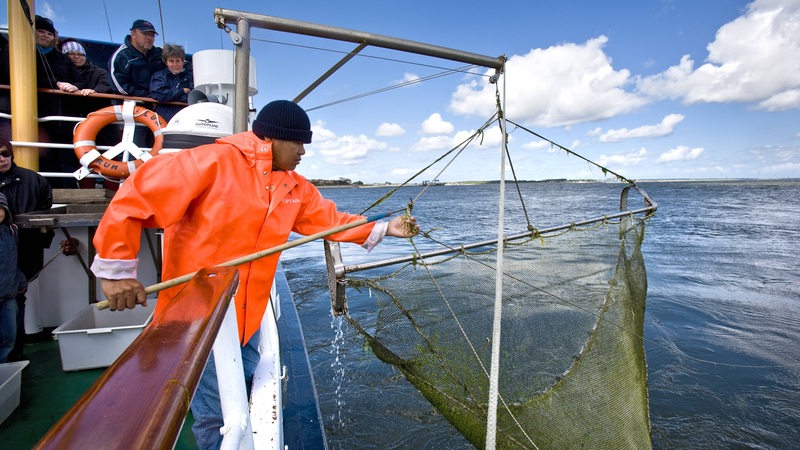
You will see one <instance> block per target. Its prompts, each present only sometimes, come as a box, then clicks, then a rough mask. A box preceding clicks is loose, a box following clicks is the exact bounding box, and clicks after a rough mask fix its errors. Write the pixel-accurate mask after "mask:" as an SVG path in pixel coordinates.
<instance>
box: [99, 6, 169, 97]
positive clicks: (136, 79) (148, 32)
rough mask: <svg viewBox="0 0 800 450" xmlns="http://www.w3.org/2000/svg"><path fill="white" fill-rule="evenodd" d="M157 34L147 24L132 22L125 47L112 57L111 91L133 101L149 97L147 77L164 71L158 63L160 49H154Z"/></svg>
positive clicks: (122, 46) (155, 47)
mask: <svg viewBox="0 0 800 450" xmlns="http://www.w3.org/2000/svg"><path fill="white" fill-rule="evenodd" d="M157 34H158V33H157V32H156V29H155V27H153V24H152V23H150V22H149V21H147V20H142V19H138V20H135V21H134V22H133V25H131V34H129V35H127V36H125V43H124V44H122V45H120V47H119V48H118V49H117V50H116V51H115V52H114V54H113V55H111V61H110V66H111V67H110V70H109V73H110V74H111V81H112V82H113V83H114V89H116V91H117V92H119V93H120V94H122V95H130V96H134V97H147V96H148V95H149V94H150V77H152V76H153V74H154V73H156V72H158V71H159V70H161V69H163V68H165V67H166V65H165V64H164V61H162V60H161V47H157V46H156V45H155V41H156V35H157Z"/></svg>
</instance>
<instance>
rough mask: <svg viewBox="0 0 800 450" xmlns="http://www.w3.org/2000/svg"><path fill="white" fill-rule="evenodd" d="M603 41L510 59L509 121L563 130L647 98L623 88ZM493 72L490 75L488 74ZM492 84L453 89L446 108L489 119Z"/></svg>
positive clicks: (623, 75)
mask: <svg viewBox="0 0 800 450" xmlns="http://www.w3.org/2000/svg"><path fill="white" fill-rule="evenodd" d="M606 42H608V38H607V37H605V36H599V37H597V38H594V39H590V40H588V41H586V42H585V43H583V44H562V45H558V46H553V47H549V48H546V49H533V50H531V51H530V52H529V53H528V54H527V55H524V56H518V55H515V56H512V57H511V58H509V60H508V62H507V63H506V72H507V75H506V76H505V77H502V78H501V79H500V80H501V83H502V82H504V81H505V82H507V83H508V86H507V95H506V97H507V99H508V104H507V109H508V111H507V114H508V117H509V118H511V119H513V120H516V121H521V122H526V123H532V124H535V125H540V126H564V125H571V124H576V123H581V122H587V121H592V120H600V119H606V118H609V117H613V116H616V115H618V114H623V113H627V112H631V111H633V110H635V109H637V108H639V107H640V106H642V105H644V104H645V103H646V99H644V98H642V97H639V96H638V95H637V94H634V93H630V92H627V91H626V90H625V89H626V87H627V86H628V85H630V84H631V83H632V80H631V76H630V72H629V71H628V70H626V69H622V70H614V67H613V66H612V65H611V59H610V58H609V57H608V56H607V55H606V54H605V52H604V51H603V47H604V46H605V44H606ZM487 73H492V71H490V72H487ZM500 88H501V89H502V86H500ZM494 99H495V85H493V84H489V83H488V81H486V79H485V78H481V79H480V80H475V79H473V80H471V81H469V82H467V83H465V84H461V85H460V86H458V88H457V89H456V91H455V92H454V93H453V94H452V97H451V101H450V109H451V110H452V111H453V112H455V113H457V114H463V115H480V116H488V115H490V114H492V113H493V112H494V108H495V106H494V105H495V101H494Z"/></svg>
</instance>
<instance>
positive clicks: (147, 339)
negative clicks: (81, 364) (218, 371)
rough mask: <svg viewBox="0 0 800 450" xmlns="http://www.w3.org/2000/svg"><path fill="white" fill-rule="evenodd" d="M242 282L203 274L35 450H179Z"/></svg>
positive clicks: (227, 274)
mask: <svg viewBox="0 0 800 450" xmlns="http://www.w3.org/2000/svg"><path fill="white" fill-rule="evenodd" d="M238 280H239V275H238V271H237V269H236V268H234V267H214V268H210V269H203V270H201V271H200V272H198V273H197V275H196V276H195V277H194V278H193V279H192V281H191V282H190V283H189V284H187V285H186V287H185V288H184V289H183V290H182V291H181V292H180V294H178V296H177V297H175V298H174V299H173V300H172V302H170V304H169V305H167V306H166V309H164V310H163V311H160V313H159V314H157V315H156V316H154V317H153V320H152V322H151V323H150V324H149V325H148V326H147V327H145V329H144V330H143V331H142V334H141V335H139V337H138V338H137V339H136V340H135V341H133V343H132V344H131V345H130V346H129V347H128V349H126V350H125V352H123V353H122V355H120V357H119V358H118V359H117V360H116V361H115V362H114V364H113V365H112V366H111V367H110V368H109V369H108V370H106V371H105V372H104V373H103V374H102V375H101V376H100V378H99V379H98V380H97V381H96V382H95V384H94V385H93V386H92V387H91V388H90V389H89V390H88V391H87V392H86V393H85V394H84V395H83V397H81V399H80V400H78V402H77V403H76V404H75V405H74V406H73V407H72V408H71V409H70V410H69V411H68V412H67V413H66V414H65V415H64V417H62V418H61V420H59V421H58V423H56V424H55V425H54V426H53V427H52V428H51V429H50V430H49V431H48V432H47V434H46V435H45V436H44V437H43V438H42V439H41V440H40V441H39V442H38V443H37V444H36V447H35V448H37V449H89V448H172V447H173V446H174V445H175V442H176V441H177V439H178V436H179V434H180V431H181V427H182V425H183V422H184V419H185V417H186V413H187V411H188V410H189V404H190V402H191V398H192V395H193V394H194V390H195V388H196V387H197V383H198V381H199V380H200V375H201V374H202V371H203V368H204V367H205V364H206V360H207V359H208V355H209V354H210V353H211V349H212V347H213V344H214V340H215V338H216V335H217V332H218V331H219V328H220V326H221V324H222V320H223V318H224V317H225V313H226V311H227V310H228V305H229V303H230V301H231V299H232V297H233V294H234V293H235V291H236V286H237V284H238Z"/></svg>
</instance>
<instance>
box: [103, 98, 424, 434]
mask: <svg viewBox="0 0 800 450" xmlns="http://www.w3.org/2000/svg"><path fill="white" fill-rule="evenodd" d="M311 136H312V132H311V122H310V120H309V118H308V115H307V114H306V112H305V111H304V110H303V109H302V108H301V107H300V106H298V105H297V104H295V103H293V102H290V101H288V100H277V101H273V102H270V103H269V104H267V105H266V106H264V107H263V108H262V109H261V111H259V113H258V116H257V117H256V119H255V121H254V122H253V126H252V130H251V131H246V132H242V133H237V134H234V135H231V136H228V137H224V138H219V139H217V140H216V142H215V143H213V144H208V145H203V146H200V147H195V148H192V149H187V150H183V151H180V152H177V153H169V154H162V155H159V156H156V157H154V158H152V159H150V160H149V161H147V162H146V163H145V164H143V165H142V166H141V167H140V168H139V169H137V170H136V171H135V172H134V173H133V175H132V176H131V177H130V178H128V179H127V180H126V181H125V183H123V184H122V186H121V187H120V189H119V191H118V192H117V194H116V195H115V196H114V198H113V199H112V201H111V203H110V204H109V206H108V209H107V210H106V213H105V214H104V215H103V218H102V220H101V221H100V224H99V226H98V228H97V232H96V234H95V238H94V245H95V248H96V249H97V256H96V257H95V259H94V262H93V264H92V271H93V272H94V274H95V275H96V276H97V277H98V278H100V279H101V286H102V289H103V293H104V295H105V297H106V298H107V299H108V302H109V309H111V310H122V309H126V308H133V307H135V306H136V305H137V304H146V294H145V291H144V287H143V286H142V284H141V283H140V282H139V281H137V279H136V263H137V259H136V255H137V252H138V250H139V238H140V233H141V230H142V228H145V227H147V228H163V229H164V257H163V263H162V264H163V268H162V270H163V279H165V280H168V279H171V278H174V277H178V276H181V275H184V274H188V273H192V272H195V271H197V270H199V269H201V268H204V267H211V266H215V265H218V264H221V263H223V262H225V261H229V260H232V259H234V258H238V257H241V256H245V255H249V254H252V253H254V252H257V251H260V250H265V249H269V248H273V247H275V246H277V245H281V244H284V243H285V242H286V241H287V240H288V238H289V233H291V232H296V233H299V234H304V235H312V234H316V233H319V232H322V231H325V230H329V229H332V228H335V227H338V226H340V225H344V224H348V223H352V222H356V221H359V220H361V219H363V218H364V217H363V216H359V215H354V214H348V213H345V212H341V211H338V210H337V209H336V204H335V203H333V202H332V201H330V200H327V199H325V198H323V197H322V195H321V194H320V192H319V190H318V189H317V188H316V187H315V186H314V185H313V184H311V182H309V181H308V180H306V178H304V177H303V176H301V175H300V174H298V173H297V172H295V170H294V169H295V168H296V167H297V165H298V164H300V162H301V160H302V157H303V155H304V154H305V147H304V144H309V143H311ZM417 231H418V228H417V227H416V222H415V220H414V218H413V217H402V216H398V217H395V218H394V219H392V220H391V221H388V222H386V221H382V222H377V223H376V222H373V223H367V224H364V225H361V226H357V227H355V228H351V229H348V230H345V231H341V232H338V233H335V234H332V235H330V236H328V237H326V239H329V240H333V241H340V242H353V243H357V244H360V245H361V246H362V247H364V248H366V249H367V250H370V249H372V248H373V247H374V246H376V245H378V243H379V242H380V241H381V240H382V239H383V237H384V236H386V235H389V236H395V237H409V236H412V235H414V234H416V233H417ZM279 256H280V254H273V255H270V256H266V257H264V258H261V259H257V260H255V261H252V262H249V263H245V264H241V265H239V266H237V268H238V270H239V288H238V291H237V293H236V295H235V297H234V301H235V304H236V308H235V309H236V314H237V320H238V324H239V338H240V343H241V344H242V346H243V347H242V360H243V361H244V370H245V379H246V380H248V383H249V380H251V379H252V374H253V371H254V370H255V366H256V364H257V363H258V359H259V357H258V349H257V344H258V334H259V330H260V326H261V320H262V317H263V315H264V313H265V311H266V308H267V303H268V301H269V292H270V288H271V286H272V281H273V276H274V275H275V272H276V268H277V265H278V258H279ZM180 289H181V286H177V287H173V288H169V289H164V290H162V291H161V292H160V293H159V295H158V302H157V304H156V314H158V313H159V311H160V309H161V308H164V307H166V306H167V305H168V304H170V303H171V300H172V299H173V298H174V297H175V296H176V294H177V293H178V292H179V291H180ZM191 409H192V414H193V416H194V418H195V424H194V426H193V431H194V434H195V438H196V439H197V442H198V445H199V446H200V448H218V447H219V445H220V442H221V439H222V437H221V436H220V434H219V430H220V427H222V414H221V410H220V405H219V395H218V389H217V384H216V376H215V368H214V362H213V355H212V357H211V358H209V362H208V364H207V366H206V369H205V371H204V373H203V376H202V378H201V381H200V385H199V386H198V388H197V391H196V392H195V396H194V398H193V399H192V404H191Z"/></svg>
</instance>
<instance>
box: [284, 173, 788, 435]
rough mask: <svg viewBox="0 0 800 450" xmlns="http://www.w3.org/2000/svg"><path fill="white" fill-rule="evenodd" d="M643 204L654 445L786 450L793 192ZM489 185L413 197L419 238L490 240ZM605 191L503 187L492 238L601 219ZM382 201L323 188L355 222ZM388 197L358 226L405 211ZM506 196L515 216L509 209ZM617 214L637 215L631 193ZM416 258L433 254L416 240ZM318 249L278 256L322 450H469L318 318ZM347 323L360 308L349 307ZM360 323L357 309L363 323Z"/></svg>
mask: <svg viewBox="0 0 800 450" xmlns="http://www.w3.org/2000/svg"><path fill="white" fill-rule="evenodd" d="M640 185H641V187H642V188H643V189H645V190H646V191H647V193H648V194H650V196H651V197H652V198H653V199H654V200H655V201H656V202H657V203H658V205H659V209H658V212H657V213H656V215H655V216H654V217H653V218H652V219H650V221H649V223H648V228H647V232H646V235H645V239H644V245H643V247H642V251H643V253H644V258H645V264H646V267H647V274H648V291H647V306H646V315H645V335H644V339H645V344H644V345H645V351H646V356H647V366H648V377H649V396H650V417H651V422H652V432H653V433H652V434H653V446H654V448H659V449H672V448H792V447H796V446H797V445H798V443H800V345H798V343H800V267H799V265H798V253H800V202H798V201H797V198H798V196H800V180H773V181H769V180H763V181H672V182H642V183H640ZM498 187H499V185H497V184H485V185H459V186H457V185H446V186H434V187H430V188H429V189H428V190H426V191H425V192H424V193H423V195H422V196H420V197H419V198H418V199H416V202H415V203H414V207H413V214H414V215H415V216H416V217H417V218H418V221H419V223H420V225H421V227H422V229H423V230H426V231H427V230H434V234H435V235H436V236H437V238H439V239H441V240H443V241H446V242H448V243H449V244H454V243H457V242H464V243H469V242H475V241H482V240H486V239H493V238H494V237H496V235H497V231H496V224H497V215H498V212H497V205H498ZM620 189H621V185H619V184H616V183H570V182H547V183H522V184H520V185H519V190H518V189H517V187H516V186H514V185H509V186H508V187H507V197H506V203H507V209H508V210H509V215H508V217H507V218H506V221H505V224H506V227H505V228H506V232H507V233H510V234H513V233H518V232H523V231H525V229H526V227H527V226H528V223H531V224H532V225H533V226H536V227H539V228H544V227H547V226H553V225H559V224H561V223H567V222H570V221H576V220H580V219H583V218H588V217H595V216H598V215H602V214H607V213H610V212H613V211H614V209H615V208H616V205H618V203H619V191H620ZM388 190H389V188H388V187H381V188H339V189H323V191H322V192H323V195H324V196H325V197H327V198H330V199H332V200H334V201H336V202H337V203H338V204H339V205H340V208H341V209H343V210H345V211H348V212H353V213H361V212H362V211H363V210H364V209H365V208H367V207H368V206H369V205H371V204H372V203H373V202H374V201H375V200H377V199H378V198H380V197H382V196H383V194H384V193H386V192H387V191H388ZM421 190H422V188H421V187H406V188H402V189H400V190H399V191H398V193H397V194H395V195H394V196H393V197H392V198H391V199H390V200H389V201H387V202H386V203H384V204H382V205H380V206H378V207H377V208H375V209H373V210H371V211H370V212H368V214H371V213H377V212H383V211H389V210H394V209H397V208H398V207H403V206H405V205H406V204H407V203H408V202H409V200H411V199H415V198H416V196H417V195H418V194H419V193H420V192H421ZM520 196H521V197H522V198H523V200H524V203H525V209H524V210H523V209H522V207H521V203H520V201H519V198H520ZM630 202H631V205H632V207H639V206H642V204H641V198H639V197H637V196H635V195H634V194H631V199H630ZM418 241H419V244H420V245H421V246H423V250H425V249H437V248H438V247H436V246H435V245H433V244H430V243H425V242H424V241H423V240H421V239H418ZM342 250H343V254H344V260H345V263H346V264H347V265H351V264H355V263H363V262H368V261H373V260H380V259H384V258H388V257H394V256H405V255H408V254H410V253H411V252H412V251H413V249H412V248H411V247H410V245H409V244H408V242H407V241H406V240H403V239H390V238H387V239H386V240H385V241H384V242H383V243H382V244H381V245H380V246H378V247H377V248H376V249H375V250H373V251H372V252H371V253H367V252H366V251H364V250H363V249H361V248H360V247H358V246H354V245H347V244H345V245H343V248H342ZM322 255H323V253H322V245H321V243H310V244H306V245H304V246H302V247H299V248H297V249H292V250H290V251H287V252H284V254H283V257H282V261H283V264H284V268H285V269H286V271H287V276H288V278H289V284H290V286H291V288H292V291H293V294H294V299H295V302H296V303H297V306H298V310H299V313H300V317H301V321H302V323H303V331H304V333H305V337H306V340H307V344H308V349H309V357H310V360H311V364H312V368H313V371H314V376H315V380H316V383H317V390H318V392H319V396H320V409H321V411H322V415H323V421H324V425H325V431H326V433H327V437H328V440H329V448H332V449H340V448H341V449H352V448H395V449H401V448H402V449H405V448H408V449H419V448H431V449H433V448H436V449H439V448H470V447H471V445H470V444H469V443H468V442H467V441H466V440H465V439H464V438H463V437H462V436H461V435H460V434H459V433H458V431H456V430H455V429H454V428H453V427H452V426H451V425H450V424H449V423H448V422H447V421H446V420H445V419H444V418H443V417H442V416H441V415H440V414H439V413H438V412H437V411H436V410H435V409H434V408H433V407H432V406H430V404H428V402H427V401H426V400H425V399H424V398H423V397H422V396H421V395H420V394H419V393H418V392H417V391H416V389H415V388H414V387H413V386H411V385H410V384H409V383H408V382H407V381H406V380H405V379H404V378H403V376H402V374H401V373H400V372H399V371H398V370H396V369H394V368H392V367H391V366H389V365H387V364H384V363H383V362H381V361H379V360H378V359H377V358H375V357H374V356H373V355H372V353H371V352H370V350H369V349H368V347H366V346H365V345H363V344H364V343H363V339H362V338H361V337H359V336H358V334H357V333H356V332H355V330H353V329H352V327H349V326H348V325H347V324H346V323H344V324H343V325H342V324H341V322H339V321H340V320H341V319H338V318H332V317H331V315H330V296H329V294H328V288H327V282H326V273H325V265H324V260H323V256H322ZM348 306H349V308H350V309H351V310H353V309H354V308H355V309H358V308H369V307H370V306H373V305H365V304H358V303H357V302H351V303H349V305H348ZM366 310H368V309H366Z"/></svg>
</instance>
